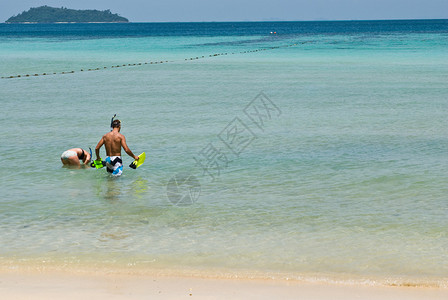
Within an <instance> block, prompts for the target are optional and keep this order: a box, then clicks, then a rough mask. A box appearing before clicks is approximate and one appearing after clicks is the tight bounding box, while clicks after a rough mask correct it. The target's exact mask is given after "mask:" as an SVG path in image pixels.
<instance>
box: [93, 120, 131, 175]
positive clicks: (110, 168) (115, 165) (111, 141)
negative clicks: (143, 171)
mask: <svg viewBox="0 0 448 300" xmlns="http://www.w3.org/2000/svg"><path fill="white" fill-rule="evenodd" d="M111 127H112V131H111V132H109V133H106V134H105V135H103V137H102V138H101V140H100V141H99V142H98V145H96V147H95V154H96V159H97V160H101V159H100V148H101V147H102V146H103V145H104V146H105V148H106V155H107V158H106V167H107V172H109V173H112V175H114V176H120V175H121V173H122V172H123V161H122V160H121V147H123V149H124V151H126V153H127V154H128V155H129V156H130V157H132V158H134V159H135V160H138V156H135V155H134V153H132V151H131V149H129V147H128V145H127V144H126V138H125V137H124V135H122V134H121V133H120V130H121V122H120V120H114V121H113V122H112V124H111Z"/></svg>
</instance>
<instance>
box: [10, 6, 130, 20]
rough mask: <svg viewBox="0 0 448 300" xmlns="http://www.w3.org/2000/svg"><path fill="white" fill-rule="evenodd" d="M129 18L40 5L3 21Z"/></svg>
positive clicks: (104, 12)
mask: <svg viewBox="0 0 448 300" xmlns="http://www.w3.org/2000/svg"><path fill="white" fill-rule="evenodd" d="M128 22H129V20H128V19H126V18H124V17H121V16H119V15H118V14H113V13H111V12H110V10H104V11H99V10H92V9H90V10H77V9H69V8H65V7H61V8H56V7H50V6H46V5H45V6H40V7H34V8H30V9H29V10H28V11H24V12H22V13H20V14H18V15H17V16H13V17H11V18H9V19H8V20H6V22H5V23H14V24H18V23H128Z"/></svg>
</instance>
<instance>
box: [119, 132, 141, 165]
mask: <svg viewBox="0 0 448 300" xmlns="http://www.w3.org/2000/svg"><path fill="white" fill-rule="evenodd" d="M121 146H122V147H123V149H124V151H126V153H127V154H128V155H129V156H130V157H132V158H134V159H135V160H138V156H135V155H134V153H132V151H131V149H129V147H128V145H127V144H126V138H125V137H124V135H123V137H122V138H121Z"/></svg>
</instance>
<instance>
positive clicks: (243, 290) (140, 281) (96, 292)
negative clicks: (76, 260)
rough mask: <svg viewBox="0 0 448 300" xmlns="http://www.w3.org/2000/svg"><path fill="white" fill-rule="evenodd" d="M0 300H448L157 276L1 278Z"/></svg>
mask: <svg viewBox="0 0 448 300" xmlns="http://www.w3.org/2000/svg"><path fill="white" fill-rule="evenodd" d="M0 298H1V299H84V300H87V299H274V298H279V299H308V300H313V299H319V300H324V299H333V300H334V299H344V300H347V299H348V300H350V299H364V300H366V299H379V300H380V299H381V300H386V299H394V300H395V299H425V300H427V299H448V289H437V288H422V287H418V288H416V287H387V286H367V285H365V286H364V285H336V284H313V283H304V282H298V281H286V280H247V279H245V280H239V279H207V278H191V277H190V278H188V277H166V276H160V275H157V274H155V275H145V276H137V275H125V274H120V275H117V274H107V273H104V274H98V273H96V274H75V273H70V272H61V271H57V272H56V271H55V272H53V271H44V272H36V271H34V272H23V271H17V270H9V271H8V270H7V271H2V272H1V273H0Z"/></svg>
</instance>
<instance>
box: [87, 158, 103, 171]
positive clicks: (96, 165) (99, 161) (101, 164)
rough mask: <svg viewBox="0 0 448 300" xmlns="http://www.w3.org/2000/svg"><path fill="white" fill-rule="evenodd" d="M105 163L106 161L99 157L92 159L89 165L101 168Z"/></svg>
mask: <svg viewBox="0 0 448 300" xmlns="http://www.w3.org/2000/svg"><path fill="white" fill-rule="evenodd" d="M105 165H106V162H105V161H102V160H101V159H99V160H94V161H93V162H92V163H91V164H90V166H91V167H92V168H96V169H101V168H103V167H104V166H105Z"/></svg>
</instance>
